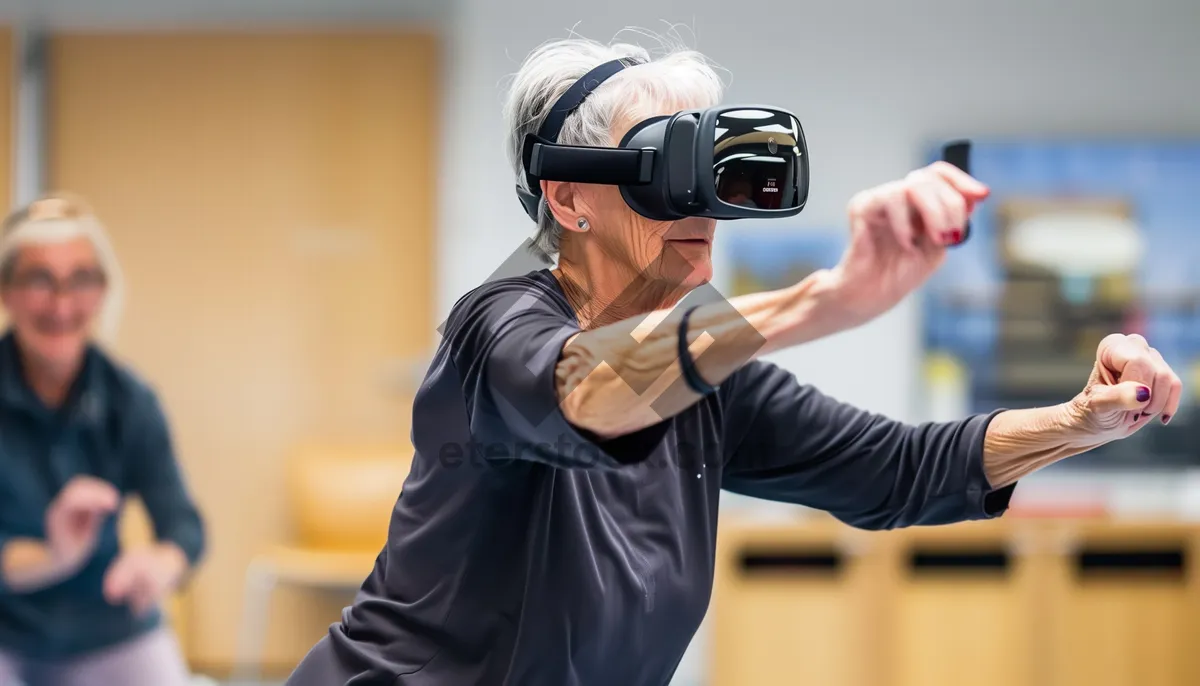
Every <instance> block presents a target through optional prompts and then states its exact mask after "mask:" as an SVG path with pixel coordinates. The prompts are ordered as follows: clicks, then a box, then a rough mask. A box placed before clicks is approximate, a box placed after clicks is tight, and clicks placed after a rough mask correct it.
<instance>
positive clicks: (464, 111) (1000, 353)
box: [0, 0, 1200, 686]
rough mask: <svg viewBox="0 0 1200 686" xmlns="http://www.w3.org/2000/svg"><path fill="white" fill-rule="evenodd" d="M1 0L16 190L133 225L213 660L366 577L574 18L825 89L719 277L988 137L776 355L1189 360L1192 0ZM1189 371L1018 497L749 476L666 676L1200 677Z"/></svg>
mask: <svg viewBox="0 0 1200 686" xmlns="http://www.w3.org/2000/svg"><path fill="white" fill-rule="evenodd" d="M664 20H666V21H667V22H671V23H670V24H668V23H664ZM0 24H3V26H4V28H3V29H2V30H0V131H3V130H7V131H11V135H10V136H0V159H7V160H8V163H7V164H0V204H4V205H6V206H9V205H15V204H21V203H24V202H28V201H29V200H31V199H32V198H33V197H35V196H36V195H37V194H38V193H39V192H40V191H42V190H46V189H66V190H70V191H74V192H77V193H79V194H82V195H83V196H84V197H85V198H87V199H88V200H89V201H90V202H91V204H92V205H93V206H94V207H95V209H96V211H97V213H98V215H99V217H100V218H101V219H102V220H103V221H104V222H105V224H106V225H107V227H108V228H109V230H110V231H111V233H112V235H113V239H114V241H115V243H116V249H117V251H118V254H119V256H120V259H121V260H122V262H123V264H124V267H125V270H126V272H127V277H128V282H129V298H128V306H127V313H126V316H125V318H124V323H123V326H122V329H121V334H120V338H119V343H118V344H117V347H116V350H115V352H116V353H117V354H118V356H119V357H121V358H122V359H124V360H127V361H128V362H130V363H131V364H132V365H133V366H134V367H135V368H136V369H137V370H138V371H139V372H140V373H141V374H142V375H143V376H144V377H146V378H147V379H149V380H150V381H151V382H152V383H153V385H154V386H155V387H156V388H157V389H158V390H159V392H160V394H161V397H162V400H163V402H164V405H165V407H166V410H167V413H168V416H169V417H170V420H171V423H172V428H173V430H174V434H175V439H176V442H177V447H178V450H179V453H180V456H181V460H182V463H183V466H184V468H185V471H186V472H187V475H188V479H189V483H190V486H191V488H192V489H193V490H194V492H195V494H196V497H197V499H198V502H199V505H200V507H201V510H202V511H203V513H204V515H205V517H206V520H207V522H208V526H209V553H208V556H207V558H206V560H205V562H204V564H203V567H202V568H201V570H200V571H199V572H198V574H197V576H196V577H195V579H194V580H193V582H192V583H191V585H190V586H189V587H188V589H187V591H186V592H185V593H183V594H181V595H180V596H179V597H178V598H176V599H175V601H174V602H173V604H172V607H171V620H172V623H173V625H174V626H175V628H176V631H177V632H178V633H179V635H180V637H181V640H182V642H183V645H184V648H185V651H186V654H187V657H188V660H189V662H190V664H191V666H192V668H193V670H194V671H195V672H196V673H197V675H198V678H199V677H201V676H209V677H212V678H215V679H220V680H238V681H242V682H245V683H249V682H251V681H252V680H256V679H262V680H264V683H272V680H276V681H277V680H280V679H282V678H284V677H285V676H286V674H287V673H288V672H289V670H290V669H291V667H292V666H294V665H295V663H296V662H297V661H298V660H299V659H300V658H301V657H302V656H303V655H304V653H305V651H307V649H308V648H309V647H310V646H311V645H312V644H313V642H314V641H316V640H317V639H318V638H320V637H321V636H322V635H324V633H325V631H326V630H327V627H328V626H329V624H330V623H332V622H334V621H336V620H337V619H338V617H339V612H340V609H341V608H342V607H343V606H345V605H346V604H348V603H349V602H350V600H351V599H352V597H353V592H354V590H355V589H356V588H357V585H358V583H359V582H360V581H361V580H362V578H363V577H364V576H365V575H366V574H367V572H369V570H370V568H371V565H372V563H373V560H374V556H375V554H376V553H377V551H378V549H379V546H380V545H381V543H382V541H383V537H384V535H385V528H386V524H387V517H388V513H389V511H390V509H391V506H392V504H393V503H394V500H395V497H396V495H397V494H398V492H399V490H400V487H401V485H402V482H403V479H404V473H405V470H406V469H407V461H408V460H410V459H411V448H410V447H409V445H408V434H409V429H410V425H409V422H410V411H409V409H410V403H411V399H412V396H413V393H414V391H415V389H416V387H417V386H418V385H419V383H420V379H421V376H422V374H423V372H424V360H426V359H427V358H428V355H429V354H430V352H431V350H432V349H433V347H434V346H435V345H436V343H437V340H438V337H437V333H436V327H437V325H438V323H439V322H440V321H441V318H442V317H443V316H444V315H445V314H446V312H448V310H449V308H450V306H451V305H453V303H454V302H455V301H456V300H457V299H458V298H459V297H460V296H461V295H462V294H463V293H465V292H466V291H468V290H469V289H471V288H473V287H475V286H477V285H479V284H480V283H482V282H483V281H485V280H486V279H487V278H488V276H489V275H490V274H492V273H493V272H494V271H495V270H496V269H497V268H499V267H500V265H501V264H502V263H503V262H504V261H505V259H506V258H508V256H509V255H511V254H513V252H514V251H515V250H516V249H517V248H518V247H519V246H520V245H521V242H522V241H523V240H524V239H525V238H527V237H528V235H529V234H530V230H531V228H532V227H531V226H530V224H529V221H528V219H527V218H525V217H524V215H523V213H522V212H521V210H520V208H519V205H518V203H517V200H516V198H515V197H514V194H513V192H512V184H513V181H512V176H511V172H510V169H509V167H508V164H507V162H506V160H505V158H504V152H503V142H504V136H505V133H506V132H505V130H504V126H503V122H502V119H501V113H500V107H501V102H502V97H503V92H504V86H505V77H506V76H508V75H510V74H512V73H514V72H515V71H516V69H517V67H518V66H519V64H520V61H521V60H522V58H523V57H524V56H525V55H526V54H527V53H528V52H529V51H530V50H531V49H532V48H534V47H535V46H537V45H538V44H540V43H542V42H544V41H546V40H550V39H554V38H562V37H565V36H567V35H568V33H569V31H570V30H571V29H574V30H575V31H577V32H578V33H580V34H582V35H584V36H587V37H590V38H596V39H601V40H607V39H609V38H610V37H612V36H614V35H616V34H617V32H618V31H619V30H620V29H622V28H623V27H627V26H638V27H644V28H647V29H650V30H652V31H659V32H666V31H671V30H673V31H675V32H676V33H677V34H679V35H680V36H681V37H682V38H684V39H685V40H686V42H688V43H689V44H691V45H693V46H694V47H697V48H698V49H700V50H701V51H703V52H705V53H706V54H708V55H709V56H710V57H711V58H713V59H714V60H715V61H716V62H718V63H719V64H720V65H721V66H722V67H723V68H725V69H726V70H728V75H729V78H730V85H729V89H728V96H727V100H728V101H731V102H732V101H749V102H765V103H771V104H777V105H780V106H783V107H786V108H789V109H791V110H793V111H794V112H795V113H796V114H797V115H798V116H799V118H800V120H801V122H802V123H803V125H804V127H805V130H806V134H807V138H808V142H809V146H810V151H811V155H812V161H811V165H812V167H811V169H812V175H813V179H812V199H811V200H810V203H809V205H808V207H807V208H806V209H805V211H804V212H803V213H802V214H801V215H800V216H798V217H796V218H795V219H794V220H790V221H786V222H778V223H777V225H771V224H759V223H755V222H737V223H726V224H724V225H723V226H722V227H721V228H720V230H719V238H718V241H717V247H716V251H717V254H716V260H717V279H718V281H717V285H718V287H719V288H721V289H722V292H725V293H736V292H741V291H745V290H756V289H759V288H763V287H768V286H770V285H772V284H774V283H776V282H785V283H790V282H793V281H794V280H795V279H796V278H799V277H801V276H803V274H804V273H806V272H807V271H808V270H811V269H814V268H818V267H821V266H828V265H829V264H831V263H832V261H833V260H836V256H837V254H838V251H839V250H840V241H841V240H842V236H843V234H844V231H845V220H844V208H845V205H846V202H847V201H848V200H849V198H850V196H851V195H852V194H853V193H854V192H855V191H857V190H859V189H861V188H864V187H867V186H870V185H873V184H877V183H882V182H885V181H888V180H891V179H894V178H897V177H899V176H902V175H903V174H904V173H906V172H907V171H909V170H910V169H913V168H915V167H917V166H920V165H923V164H925V163H927V162H929V161H930V160H931V159H933V156H934V155H935V154H936V150H937V148H938V145H939V144H940V142H942V141H945V140H949V139H953V138H958V137H969V138H972V139H973V140H975V141H977V146H976V157H975V160H974V162H975V172H976V174H977V176H979V177H980V178H981V179H982V180H983V181H985V182H986V183H988V184H990V185H992V187H993V188H994V189H995V191H996V194H995V196H994V197H993V198H992V199H990V200H989V201H988V202H987V203H986V204H985V205H984V206H983V207H982V208H981V209H980V211H979V216H978V217H977V219H976V221H975V222H974V226H973V231H974V233H973V236H972V238H971V240H970V241H969V242H968V244H967V245H966V246H964V247H963V248H961V249H958V250H955V251H954V252H953V253H952V254H951V256H950V258H949V260H948V264H947V268H946V270H945V271H944V272H943V273H942V274H940V275H939V276H938V278H937V279H935V281H934V282H933V283H931V284H930V285H929V287H928V288H926V289H924V290H923V291H922V292H921V293H920V294H918V295H917V296H914V297H913V298H910V299H909V300H908V301H906V302H905V303H903V304H902V305H901V306H900V307H898V308H896V309H895V310H894V311H893V312H891V313H889V314H888V315H886V316H884V317H882V318H881V319H879V320H878V321H876V322H874V323H872V324H870V325H868V326H866V327H863V328H862V329H860V330H856V331H853V332H849V333H846V334H842V335H839V336H836V337H833V338H831V339H828V340H824V341H821V342H818V343H814V344H811V345H808V346H805V347H803V348H800V349H796V350H791V351H787V352H785V353H780V354H778V355H776V356H775V357H774V359H775V361H776V362H778V363H779V364H781V365H783V366H785V367H787V368H788V369H790V370H792V371H794V372H795V373H796V374H797V375H798V376H799V377H800V378H801V379H802V380H804V381H806V382H810V383H813V384H816V385H818V386H820V387H821V388H822V389H823V390H825V391H826V392H828V393H830V394H832V395H834V396H836V397H839V398H840V399H843V400H846V401H849V402H852V403H855V404H858V405H860V406H863V407H866V408H868V409H871V410H874V411H878V412H881V413H884V414H887V415H890V416H892V417H895V418H898V419H902V420H906V421H914V422H916V421H924V420H928V419H940V418H949V417H956V416H961V415H962V414H964V413H967V412H971V411H977V410H987V409H992V408H994V407H1001V406H1002V407H1018V406H1022V405H1033V404H1040V403H1047V402H1060V401H1062V400H1065V399H1067V398H1069V397H1070V396H1071V395H1073V394H1074V393H1075V392H1077V391H1078V390H1079V388H1081V387H1082V384H1083V383H1084V382H1085V380H1086V378H1087V374H1088V371H1089V369H1090V364H1091V359H1092V355H1093V354H1094V350H1095V347H1096V344H1097V343H1098V342H1099V340H1100V338H1101V337H1102V336H1103V335H1104V334H1105V333H1108V332H1111V331H1118V330H1120V331H1127V332H1129V331H1140V332H1143V333H1145V334H1146V335H1147V336H1148V337H1149V338H1150V339H1151V341H1152V343H1154V344H1155V345H1157V346H1159V347H1160V348H1161V349H1162V351H1163V353H1164V355H1165V356H1167V358H1168V361H1169V362H1171V363H1172V364H1173V365H1174V366H1175V367H1176V369H1177V370H1179V371H1180V373H1181V376H1183V377H1184V379H1185V384H1188V385H1189V388H1188V390H1189V391H1190V389H1191V388H1192V387H1194V386H1195V382H1196V381H1200V378H1198V377H1200V375H1197V374H1196V372H1197V371H1200V367H1197V363H1200V310H1198V308H1200V277H1197V276H1196V275H1195V274H1194V273H1193V271H1192V270H1193V267H1194V266H1195V265H1196V264H1197V262H1198V261H1200V260H1198V259H1197V258H1200V237H1198V236H1197V234H1196V233H1195V232H1194V228H1195V227H1196V222H1197V217H1200V88H1198V87H1197V83H1198V82H1197V76H1196V74H1197V71H1198V70H1200V43H1197V42H1196V40H1195V36H1196V34H1197V32H1198V31H1200V4H1197V3H1196V2H1195V1H1194V0H1143V1H1142V2H1136V3H1135V2H1125V1H1122V0H1092V1H1090V2H1076V1H1067V2H1058V3H1043V2H1038V1H1036V0H1012V1H1011V2H1008V3H984V2H977V1H967V2H961V1H960V2H948V1H938V0H912V1H910V2H906V3H894V2H889V1H888V0H860V1H859V2H843V3H798V4H797V3H792V4H788V3H782V4H774V5H771V6H769V7H768V6H765V5H740V6H733V5H730V4H729V3H726V2H717V1H716V0H694V1H693V2H692V3H689V4H687V5H686V6H680V5H678V4H674V3H668V2H665V1H663V0H636V1H634V0H609V1H608V2H604V3H599V4H597V3H580V2H570V1H569V0H563V1H561V2H545V1H543V0H505V1H504V2H497V1H495V0H449V1H442V0H337V2H333V1H331V0H240V1H239V0H108V1H106V2H94V1H93V0H31V1H30V2H25V3H20V2H15V1H14V0H0ZM672 26H673V27H674V28H673V29H672ZM624 38H625V39H626V40H628V41H633V42H636V41H637V39H638V37H637V35H636V34H629V35H626V36H624ZM4 175H7V178H4ZM1193 403H1194V395H1192V394H1190V393H1189V394H1188V396H1187V397H1186V398H1185V406H1186V407H1187V408H1188V410H1187V411H1181V412H1180V414H1179V416H1178V418H1177V419H1176V420H1175V421H1174V422H1172V424H1171V426H1170V427H1169V428H1157V427H1151V429H1149V430H1147V431H1145V432H1144V433H1143V435H1139V436H1138V438H1137V439H1136V440H1131V441H1128V442H1126V443H1122V444H1121V445H1119V446H1116V447H1114V448H1111V449H1108V450H1105V451H1103V453H1098V454H1096V455H1091V456H1087V457H1083V458H1079V459H1077V460H1073V461H1070V462H1067V463H1063V464H1061V465H1059V466H1056V467H1054V468H1052V469H1049V470H1047V471H1046V472H1044V473H1042V474H1039V475H1037V476H1035V477H1034V478H1031V479H1028V480H1027V482H1025V483H1023V484H1022V485H1021V486H1020V488H1019V489H1018V494H1017V497H1016V499H1015V500H1014V506H1013V510H1012V513H1011V516H1010V517H1006V518H1005V519H1004V520H1003V521H1001V522H990V523H986V524H973V525H964V526H960V527H951V528H946V529H932V530H921V531H911V532H895V533H890V534H865V533H862V532H854V531H850V530H847V529H845V528H843V527H840V526H838V525H836V524H833V523H831V522H829V521H827V520H826V519H825V518H823V517H821V516H820V515H818V514H815V513H809V512H805V511H803V510H800V509H796V508H786V507H778V506H774V505H770V504H766V503H756V502H748V501H744V500H739V499H735V498H730V499H729V501H728V502H727V503H726V506H725V509H724V514H723V518H724V520H723V526H724V527H725V531H724V533H723V534H722V539H721V547H722V553H721V554H722V559H721V564H720V574H719V577H718V581H717V588H716V591H715V594H714V600H713V606H712V610H711V611H710V613H709V616H708V618H707V620H706V622H705V625H704V627H703V629H702V630H701V632H700V633H699V635H698V636H697V638H696V641H695V642H694V644H693V646H692V649H691V650H690V651H689V653H688V655H687V657H686V659H685V660H684V663H683V664H682V665H681V666H680V670H679V674H678V676H677V679H676V683H677V684H680V685H683V686H701V685H709V686H725V685H730V684H756V685H757V684H764V685H765V684H820V685H821V686H840V685H843V684H845V685H851V684H854V685H862V686H867V685H871V686H885V685H892V684H895V685H897V686H899V685H901V684H904V685H909V684H912V685H917V684H920V685H921V686H935V685H937V684H960V683H971V684H993V683H994V684H1001V683H1003V684H1012V683H1017V684H1047V685H1049V684H1055V685H1060V684H1061V685H1063V686H1066V685H1068V684H1071V685H1075V684H1080V685H1082V684H1089V685H1095V684H1114V685H1115V684H1130V685H1132V684H1137V685H1139V686H1141V685H1143V684H1156V685H1157V684H1162V685H1166V684H1172V685H1174V684H1178V685H1181V686H1182V685H1185V684H1197V683H1200V656H1198V655H1197V654H1196V653H1193V652H1192V650H1191V648H1192V646H1194V645H1196V644H1197V639H1198V638H1200V627H1198V626H1197V622H1200V572H1198V571H1197V570H1196V569H1195V567H1194V564H1192V563H1194V559H1195V554H1196V553H1198V552H1200V548H1197V545H1200V534H1198V533H1197V531H1196V529H1194V525H1193V524H1191V523H1190V522H1192V521H1194V520H1195V519H1196V518H1197V517H1198V516H1200V444H1198V443H1197V441H1196V440H1195V439H1194V435H1195V433H1196V432H1198V431H1200V425H1198V424H1197V423H1196V422H1197V419H1196V418H1195V416H1194V412H1193V411H1192V409H1191V408H1193V406H1194V405H1193ZM137 517H138V515H137V513H136V511H133V512H131V514H130V516H129V524H128V526H127V530H128V531H129V532H130V533H129V534H128V535H129V536H131V537H136V536H139V535H143V536H144V535H145V532H144V526H141V525H139V524H138V519H137ZM139 527H140V529H139ZM139 531H140V533H139Z"/></svg>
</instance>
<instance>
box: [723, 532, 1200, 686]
mask: <svg viewBox="0 0 1200 686" xmlns="http://www.w3.org/2000/svg"><path fill="white" fill-rule="evenodd" d="M1198 544H1200V530H1198V529H1196V528H1194V527H1191V526H1187V525H1182V524H1174V523H1163V524H1151V523H1143V524H1130V523H1116V522H1089V523H1080V522H1069V521H1056V520H1019V519H1015V520H1011V521H1006V520H998V521H992V522H980V523H971V524H960V525H956V526H948V527H934V528H916V529H909V530H903V531H895V532H887V533H868V532H857V531H853V530H850V529H848V528H846V527H843V526H841V525H839V524H834V523H830V522H826V521H821V522H814V523H804V524H795V525H778V524H774V525H769V526H762V525H749V524H740V525H739V524H733V525H730V526H726V527H724V528H723V529H722V532H721V544H720V546H719V556H720V559H719V560H718V577H717V585H716V589H715V592H714V598H713V607H712V619H713V641H712V663H713V667H714V669H713V680H712V681H711V683H712V684H713V685H714V686H726V685H729V686H733V685H736V684H747V683H753V684H756V685H758V684H764V685H765V684H789V685H790V684H796V685H819V686H841V685H843V684H845V685H859V684H862V685H864V686H866V685H869V686H943V685H944V686H951V685H954V686H957V685H959V684H964V683H970V684H972V686H990V685H991V684H995V685H997V686H1000V685H1005V686H1007V685H1009V684H1022V685H1025V686H1085V685H1086V686H1109V685H1111V686H1133V685H1136V686H1193V685H1194V684H1200V655H1197V654H1195V653H1193V651H1192V648H1193V646H1194V645H1195V644H1197V641H1198V639H1200V573H1198V572H1197V570H1196V569H1195V560H1196V559H1197V558H1198V557H1200V548H1198V547H1197V546H1198Z"/></svg>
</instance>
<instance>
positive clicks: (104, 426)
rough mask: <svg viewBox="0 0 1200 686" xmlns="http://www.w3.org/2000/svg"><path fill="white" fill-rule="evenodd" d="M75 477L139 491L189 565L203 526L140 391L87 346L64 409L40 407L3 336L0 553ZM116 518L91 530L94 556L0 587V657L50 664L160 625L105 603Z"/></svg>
mask: <svg viewBox="0 0 1200 686" xmlns="http://www.w3.org/2000/svg"><path fill="white" fill-rule="evenodd" d="M79 475H88V476H94V477H98V478H100V479H104V480H105V481H108V482H109V483H111V484H113V485H114V486H115V487H116V488H117V489H118V490H119V491H120V492H121V493H122V494H124V495H137V496H139V497H140V498H141V499H142V501H143V503H144V504H145V506H146V510H147V512H148V513H149V515H150V519H151V521H152V523H153V526H154V533H155V536H156V538H157V539H158V540H159V541H170V542H173V543H175V544H177V545H178V546H179V547H180V549H182V550H183V552H184V554H185V555H186V556H187V558H188V561H189V562H190V563H191V564H193V565H194V564H195V563H196V562H197V561H198V560H199V559H200V557H201V555H202V553H203V550H204V526H203V522H202V520H201V517H200V514H199V512H198V511H197V508H196V506H195V505H194V503H193V502H192V499H191V497H190V496H189V494H188V491H187V488H186V487H185V484H184V479H183V477H182V475H181V472H180V469H179V465H178V463H177V462H176V459H175V453H174V450H173V448H172V443H171V436H170V431H169V430H168V427H167V421H166V419H165V417H164V414H163V411H162V408H161V407H160V405H159V402H158V400H157V398H156V396H155V394H154V393H153V392H152V390H151V389H150V388H149V387H148V386H147V385H146V384H144V383H143V382H141V381H140V380H139V379H137V378H136V377H135V376H134V375H133V373H132V372H130V371H129V370H127V369H125V368H123V367H122V366H120V365H118V364H117V363H116V362H114V361H113V360H112V359H110V358H109V357H108V356H107V355H105V354H104V353H103V352H102V351H101V350H99V349H98V348H95V347H92V348H89V350H88V351H87V354H86V359H85V362H84V364H83V367H82V368H81V371H80V373H79V376H78V377H77V379H76V381H75V383H74V385H73V387H72V389H71V391H70V393H69V395H68V399H67V401H66V403H64V404H63V405H62V406H61V407H60V408H57V409H53V410H52V409H49V408H47V407H46V406H45V404H43V403H42V402H41V401H40V400H39V399H38V397H37V396H36V395H34V393H33V391H32V390H31V389H30V388H29V386H28V385H27V384H26V382H25V378H24V375H23V373H22V371H21V365H20V362H19V358H18V351H17V346H16V343H15V341H14V338H13V335H12V334H11V333H9V334H7V335H5V336H4V337H3V338H0V547H2V546H3V545H4V544H5V543H6V542H7V541H8V540H10V539H12V538H17V537H28V538H35V539H43V540H44V538H45V533H46V532H45V518H46V510H47V508H48V507H49V505H50V503H51V501H52V500H53V499H54V497H55V495H57V494H58V492H59V491H60V490H61V489H62V488H63V486H65V485H66V484H67V482H68V481H70V480H71V479H72V478H74V477H76V476H79ZM117 520H118V517H117V516H116V515H114V516H112V517H110V518H109V519H108V520H107V521H106V522H105V524H104V526H103V527H102V529H101V530H100V534H99V541H98V544H97V546H96V550H95V553H94V554H93V555H92V557H91V558H90V559H89V560H88V561H87V563H86V564H85V566H84V567H83V568H82V569H81V570H80V571H79V572H78V573H77V574H75V575H74V576H72V577H70V578H68V579H65V580H63V581H61V582H59V583H57V584H54V585H52V586H48V587H45V588H43V589H40V590H37V591H34V592H30V593H20V592H17V591H16V590H14V589H11V588H6V587H4V585H3V583H2V581H0V650H4V651H8V652H12V653H15V654H17V655H20V656H22V657H26V658H30V659H47V660H53V659H62V658H69V657H73V656H76V655H81V654H83V653H87V652H90V651H92V650H97V649H100V648H104V647H107V646H110V645H113V644H116V643H120V642H123V641H126V640H128V639H130V638H133V637H135V636H137V635H140V634H141V633H143V632H146V631H149V630H151V629H153V628H155V627H156V626H158V625H159V623H160V622H161V617H160V615H159V614H158V613H157V612H156V613H151V614H150V615H148V616H145V617H141V618H138V617H135V616H134V615H133V613H132V612H131V611H130V610H129V608H128V607H127V606H125V605H117V606H114V605H110V604H109V603H108V602H107V601H105V599H104V596H103V593H102V588H103V586H102V584H103V579H104V574H105V572H106V571H107V569H108V568H109V566H110V565H111V564H112V562H113V561H114V560H115V559H116V557H117V555H118V553H119V552H120V545H119V541H118V535H117V534H118V526H117V525H118V521H117Z"/></svg>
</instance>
